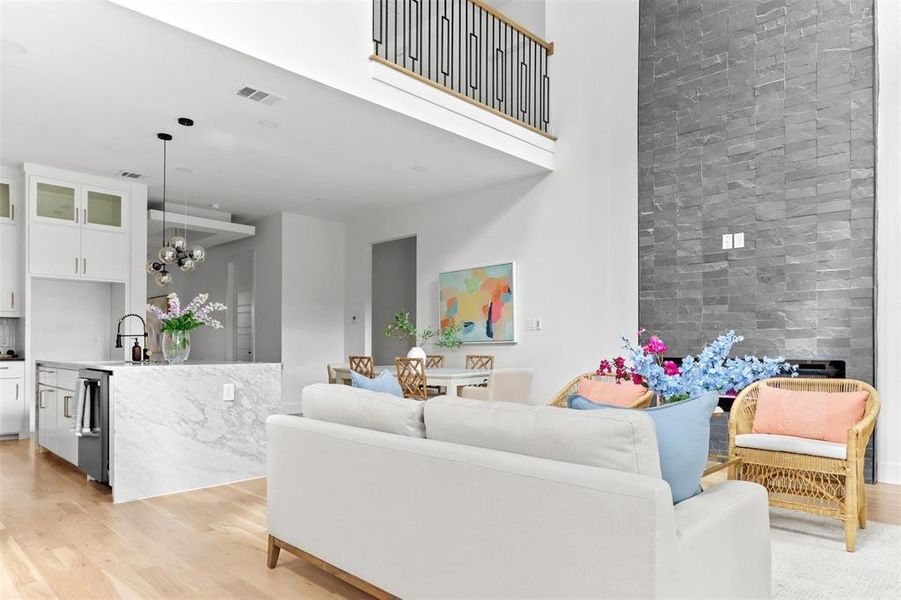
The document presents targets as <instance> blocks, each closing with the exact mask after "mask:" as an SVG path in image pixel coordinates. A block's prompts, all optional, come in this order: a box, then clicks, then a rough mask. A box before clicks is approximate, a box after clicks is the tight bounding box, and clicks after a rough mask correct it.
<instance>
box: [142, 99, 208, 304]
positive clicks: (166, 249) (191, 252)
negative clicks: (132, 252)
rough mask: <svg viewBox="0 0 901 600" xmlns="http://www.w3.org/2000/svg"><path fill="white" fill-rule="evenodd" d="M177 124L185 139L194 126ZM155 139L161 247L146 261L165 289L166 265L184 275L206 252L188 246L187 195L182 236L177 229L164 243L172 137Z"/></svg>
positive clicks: (189, 122) (185, 122) (187, 122)
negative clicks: (159, 160)
mask: <svg viewBox="0 0 901 600" xmlns="http://www.w3.org/2000/svg"><path fill="white" fill-rule="evenodd" d="M178 124H179V125H181V126H182V127H184V128H185V138H186V139H187V131H188V130H187V128H188V127H191V126H193V125H194V121H193V120H192V119H188V118H187V117H180V118H179V119H178ZM156 137H157V138H159V139H160V140H162V142H163V247H162V248H160V251H159V253H158V254H157V256H156V257H155V258H151V259H150V260H148V261H147V272H148V273H151V274H153V279H154V281H156V284H157V285H158V286H160V287H166V286H168V285H171V284H172V274H171V273H170V272H169V269H167V268H166V266H167V265H171V264H176V265H178V268H179V269H181V270H182V271H184V272H185V273H190V272H191V271H193V270H194V268H195V267H196V266H197V264H199V263H202V262H203V261H204V260H206V250H204V249H203V247H202V246H199V245H197V244H194V245H192V246H188V240H187V238H186V236H187V234H188V195H187V192H186V193H185V201H184V208H185V223H184V225H185V227H184V229H183V230H182V234H183V235H178V229H176V230H175V235H174V236H172V237H171V238H169V241H168V242H167V241H166V169H167V154H166V149H167V144H168V143H169V142H171V141H172V136H171V135H170V134H168V133H158V134H156Z"/></svg>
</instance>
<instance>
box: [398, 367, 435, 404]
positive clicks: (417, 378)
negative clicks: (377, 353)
mask: <svg viewBox="0 0 901 600" xmlns="http://www.w3.org/2000/svg"><path fill="white" fill-rule="evenodd" d="M394 364H395V366H396V368H397V383H399V384H400V389H401V390H402V391H403V393H404V398H412V399H414V400H428V398H429V391H428V389H426V385H425V382H426V378H425V361H423V360H422V359H421V358H400V357H398V358H395V359H394Z"/></svg>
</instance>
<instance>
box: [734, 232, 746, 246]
mask: <svg viewBox="0 0 901 600" xmlns="http://www.w3.org/2000/svg"><path fill="white" fill-rule="evenodd" d="M732 247H733V248H744V247H745V233H744V232H741V233H736V234H735V235H733V236H732Z"/></svg>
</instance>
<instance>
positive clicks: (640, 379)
mask: <svg viewBox="0 0 901 600" xmlns="http://www.w3.org/2000/svg"><path fill="white" fill-rule="evenodd" d="M632 383H634V384H635V385H641V384H642V383H644V377H642V376H641V375H639V374H638V373H632Z"/></svg>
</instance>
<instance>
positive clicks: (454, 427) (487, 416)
mask: <svg viewBox="0 0 901 600" xmlns="http://www.w3.org/2000/svg"><path fill="white" fill-rule="evenodd" d="M424 416H425V423H426V437H428V438H429V439H432V440H440V441H443V442H451V443H453V444H464V445H467V446H478V447H480V448H491V449H493V450H503V451H505V452H513V453H516V454H525V455H528V456H537V457H540V458H549V459H551V460H559V461H562V462H568V463H575V464H581V465H590V466H594V467H603V468H606V469H615V470H617V471H626V472H629V473H638V474H640V475H649V476H651V477H660V455H659V454H658V452H657V434H656V430H655V428H654V422H653V421H652V420H651V418H650V417H648V416H647V415H646V414H644V413H642V412H641V411H628V410H593V411H583V410H569V409H565V408H557V407H554V406H530V405H526V404H516V403H512V402H498V401H490V402H485V401H482V400H470V399H467V398H450V397H448V396H439V397H438V398H433V399H431V400H429V401H428V402H426V405H425V411H424Z"/></svg>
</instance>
